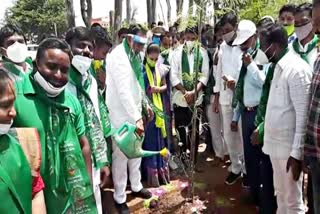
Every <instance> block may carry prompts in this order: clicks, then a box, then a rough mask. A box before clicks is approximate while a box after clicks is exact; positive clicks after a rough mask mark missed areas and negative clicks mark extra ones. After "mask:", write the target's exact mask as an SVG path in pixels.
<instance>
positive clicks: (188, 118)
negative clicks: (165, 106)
mask: <svg viewBox="0 0 320 214" xmlns="http://www.w3.org/2000/svg"><path fill="white" fill-rule="evenodd" d="M174 117H175V125H176V129H177V130H178V132H179V136H180V141H181V142H182V143H183V147H182V149H183V151H186V150H187V149H189V150H190V151H191V135H192V128H193V127H192V111H191V110H190V109H189V108H184V107H179V106H175V107H174ZM199 124H200V123H199V120H198V119H197V123H196V127H195V128H196V142H195V156H194V160H195V163H196V161H197V156H198V155H197V154H198V147H199V140H200V137H199ZM186 128H188V130H189V133H187V132H186Z"/></svg>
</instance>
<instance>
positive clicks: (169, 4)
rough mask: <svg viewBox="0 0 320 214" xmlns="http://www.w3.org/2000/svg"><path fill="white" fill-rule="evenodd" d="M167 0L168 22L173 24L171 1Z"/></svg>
mask: <svg viewBox="0 0 320 214" xmlns="http://www.w3.org/2000/svg"><path fill="white" fill-rule="evenodd" d="M166 1H167V8H168V11H167V19H168V24H171V2H170V0H166Z"/></svg>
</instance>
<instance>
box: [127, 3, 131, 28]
mask: <svg viewBox="0 0 320 214" xmlns="http://www.w3.org/2000/svg"><path fill="white" fill-rule="evenodd" d="M126 6H127V10H126V12H127V22H128V24H130V21H131V0H127V1H126Z"/></svg>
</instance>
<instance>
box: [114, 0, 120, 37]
mask: <svg viewBox="0 0 320 214" xmlns="http://www.w3.org/2000/svg"><path fill="white" fill-rule="evenodd" d="M121 21H122V0H114V24H113V40H114V41H115V40H116V37H117V32H118V30H119V29H120V26H121Z"/></svg>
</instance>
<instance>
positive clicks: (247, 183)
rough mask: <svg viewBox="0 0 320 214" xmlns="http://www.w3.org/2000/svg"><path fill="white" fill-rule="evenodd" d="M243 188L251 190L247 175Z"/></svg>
mask: <svg viewBox="0 0 320 214" xmlns="http://www.w3.org/2000/svg"><path fill="white" fill-rule="evenodd" d="M242 187H243V188H244V189H250V186H249V181H248V176H247V175H246V174H243V178H242Z"/></svg>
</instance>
